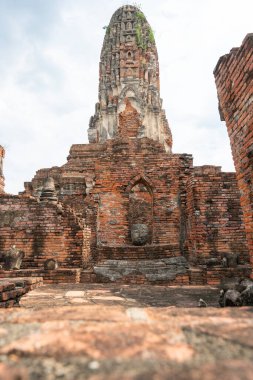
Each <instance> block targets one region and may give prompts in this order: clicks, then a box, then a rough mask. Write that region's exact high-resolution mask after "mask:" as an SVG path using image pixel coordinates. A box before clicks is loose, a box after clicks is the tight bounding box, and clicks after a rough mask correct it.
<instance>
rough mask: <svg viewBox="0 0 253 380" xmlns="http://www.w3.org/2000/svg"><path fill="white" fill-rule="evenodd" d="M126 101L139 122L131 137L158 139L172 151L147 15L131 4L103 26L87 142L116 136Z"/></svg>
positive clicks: (157, 65) (120, 9) (121, 9)
mask: <svg viewBox="0 0 253 380" xmlns="http://www.w3.org/2000/svg"><path fill="white" fill-rule="evenodd" d="M126 99H128V101H129V102H130V103H131V105H132V107H133V108H135V109H136V111H137V112H138V114H139V118H140V128H139V130H138V131H137V133H136V136H135V137H136V138H141V137H149V138H151V139H153V140H158V141H160V142H161V143H162V144H164V146H165V149H166V150H167V151H169V152H170V151H171V146H172V136H171V131H170V129H169V125H168V122H167V119H166V116H165V112H164V110H163V109H162V100H161V99H160V78H159V63H158V55H157V49H156V44H155V39H154V34H153V31H152V29H151V27H150V25H149V23H148V22H147V20H146V17H145V15H144V14H143V13H142V12H141V11H140V9H138V8H137V7H134V6H131V5H125V6H123V7H121V8H119V9H118V10H117V11H116V12H115V13H114V14H113V16H112V18H111V21H110V24H109V26H108V27H106V33H105V37H104V43H103V47H102V51H101V57H100V67H99V102H98V103H97V104H96V111H95V115H94V116H93V117H92V118H91V120H90V125H89V130H88V135H89V141H90V142H91V143H93V142H99V143H103V142H104V141H106V140H107V139H112V138H115V137H116V136H118V129H119V114H120V113H121V112H123V111H124V110H125V107H126ZM132 138H133V137H132Z"/></svg>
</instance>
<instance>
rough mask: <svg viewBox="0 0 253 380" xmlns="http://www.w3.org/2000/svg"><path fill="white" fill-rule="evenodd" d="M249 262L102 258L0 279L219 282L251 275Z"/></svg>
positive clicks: (172, 283)
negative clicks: (83, 264) (189, 263)
mask: <svg viewBox="0 0 253 380" xmlns="http://www.w3.org/2000/svg"><path fill="white" fill-rule="evenodd" d="M251 274H252V268H251V266H250V265H239V266H237V267H235V268H223V267H213V268H207V267H206V266H202V267H188V266H187V265H186V264H185V262H184V261H182V256H178V257H171V258H164V259H157V260H130V259H129V260H113V259H112V260H103V261H101V262H99V263H97V264H96V265H94V267H91V268H89V269H82V268H59V269H56V270H44V269H43V268H36V269H20V270H12V271H3V270H1V271H0V279H6V278H13V279H14V278H25V279H27V278H31V279H33V278H37V277H40V278H41V279H43V283H44V284H64V283H65V284H78V283H86V284H88V283H91V284H92V283H93V284H96V283H97V284H103V283H104V284H106V283H112V284H113V283H115V284H133V285H134V284H135V285H142V284H143V285H167V286H177V285H181V286H182V285H214V286H215V285H220V284H221V283H222V282H223V281H224V280H226V279H231V278H250V277H251Z"/></svg>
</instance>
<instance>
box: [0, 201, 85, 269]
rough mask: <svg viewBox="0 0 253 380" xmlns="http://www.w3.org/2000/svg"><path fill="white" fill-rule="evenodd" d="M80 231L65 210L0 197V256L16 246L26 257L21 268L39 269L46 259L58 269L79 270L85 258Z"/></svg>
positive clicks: (75, 221)
mask: <svg viewBox="0 0 253 380" xmlns="http://www.w3.org/2000/svg"><path fill="white" fill-rule="evenodd" d="M83 227H84V226H83V225H82V224H81V223H80V221H79V220H78V218H77V217H76V215H75V214H74V213H73V212H72V211H71V210H70V209H69V208H68V207H63V208H62V207H61V206H59V205H53V204H50V203H46V204H45V203H43V204H42V203H39V202H37V201H36V200H34V199H31V198H25V197H21V196H9V195H8V196H7V195H2V196H0V252H1V253H4V252H7V251H8V250H9V249H10V247H11V246H12V245H16V247H17V248H18V249H20V250H23V251H24V252H25V255H26V256H25V259H24V260H23V265H22V267H23V268H28V267H30V268H32V267H38V266H43V264H44V261H45V260H46V259H48V258H55V259H57V261H58V262H59V266H60V267H81V266H82V263H83V257H86V258H87V255H89V248H88V247H87V242H86V240H85V239H86V238H88V235H87V234H88V229H87V227H86V229H83ZM84 240H85V244H84Z"/></svg>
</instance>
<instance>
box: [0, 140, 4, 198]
mask: <svg viewBox="0 0 253 380" xmlns="http://www.w3.org/2000/svg"><path fill="white" fill-rule="evenodd" d="M4 156H5V150H4V148H3V147H2V146H1V145H0V194H3V193H4V174H3V160H4Z"/></svg>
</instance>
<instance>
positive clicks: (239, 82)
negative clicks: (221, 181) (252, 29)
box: [214, 34, 253, 264]
mask: <svg viewBox="0 0 253 380" xmlns="http://www.w3.org/2000/svg"><path fill="white" fill-rule="evenodd" d="M214 76H215V81H216V86H217V92H218V98H219V107H220V113H221V119H222V120H225V121H226V126H227V131H228V135H229V138H230V144H231V148H232V154H233V159H234V164H235V168H236V176H237V181H238V186H239V189H240V199H241V205H242V209H243V216H244V223H245V229H246V236H247V242H248V247H249V251H250V256H251V262H252V264H253V178H252V173H253V34H248V35H247V36H246V37H245V39H244V41H243V43H242V45H241V47H239V48H234V49H232V50H231V51H230V53H229V54H226V55H224V56H223V57H221V58H220V59H219V61H218V63H217V66H216V68H215V70H214Z"/></svg>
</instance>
